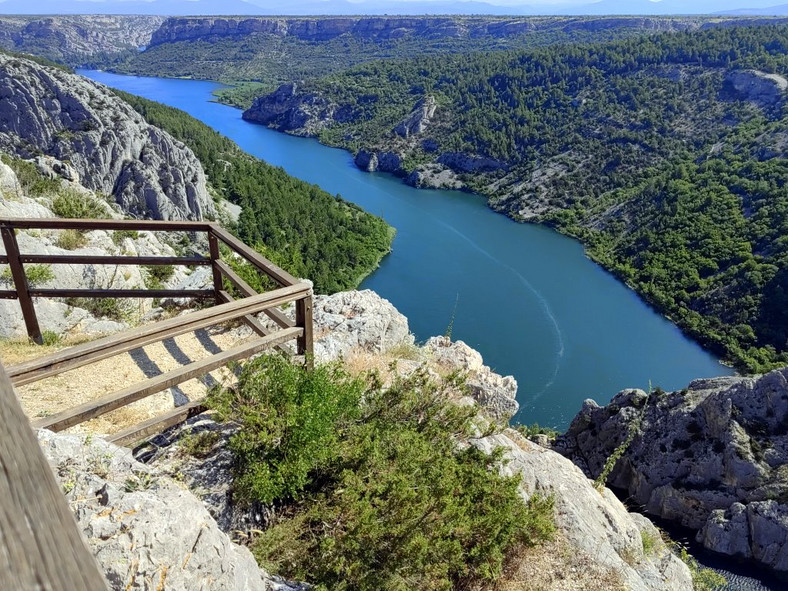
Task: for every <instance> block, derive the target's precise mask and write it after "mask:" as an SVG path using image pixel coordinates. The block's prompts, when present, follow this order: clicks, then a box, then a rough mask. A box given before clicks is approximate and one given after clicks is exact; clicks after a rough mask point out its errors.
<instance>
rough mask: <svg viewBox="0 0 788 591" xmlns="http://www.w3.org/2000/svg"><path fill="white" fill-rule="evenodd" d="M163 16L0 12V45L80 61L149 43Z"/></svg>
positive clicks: (11, 49)
mask: <svg viewBox="0 0 788 591" xmlns="http://www.w3.org/2000/svg"><path fill="white" fill-rule="evenodd" d="M164 20H165V17H163V16H120V15H95V14H94V15H90V16H82V15H75V16H45V17H34V16H0V47H2V48H3V49H8V50H10V51H21V52H25V53H34V54H36V55H41V56H43V57H46V58H49V59H52V60H55V61H63V62H66V63H69V64H71V65H81V64H82V63H83V62H84V60H85V59H86V58H87V57H88V56H92V55H95V54H113V53H120V52H122V51H127V50H129V49H138V48H139V47H143V46H146V45H148V43H149V42H150V38H151V35H152V34H153V32H154V31H155V30H156V29H158V28H159V26H161V23H162V22H164Z"/></svg>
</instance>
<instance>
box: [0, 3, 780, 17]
mask: <svg viewBox="0 0 788 591" xmlns="http://www.w3.org/2000/svg"><path fill="white" fill-rule="evenodd" d="M515 1H516V0H515ZM772 1H773V0H772ZM745 2H747V3H748V4H750V5H751V7H747V8H742V7H741V5H742V4H743V3H745ZM768 3H769V0H760V1H758V0H749V1H748V0H694V1H693V2H692V3H691V4H688V3H687V2H686V0H598V1H589V0H568V1H565V2H561V3H558V4H555V3H548V2H546V0H531V2H529V3H522V4H517V3H514V2H513V1H512V0H491V1H490V2H483V1H479V0H467V1H464V2H463V1H460V2H451V1H448V0H412V1H403V0H361V1H356V2H352V1H349V0H295V1H294V2H288V3H284V4H283V3H281V2H279V1H278V0H147V1H146V0H34V2H30V0H0V14H6V15H10V14H156V15H172V16H183V15H340V14H344V15H347V14H352V15H365V14H368V15H382V14H403V15H418V14H491V15H505V14H510V15H561V14H565V15H582V14H589V15H603V14H611V15H628V14H642V15H665V14H729V15H772V14H775V15H785V14H788V5H781V6H774V7H769V6H768ZM753 5H754V6H753Z"/></svg>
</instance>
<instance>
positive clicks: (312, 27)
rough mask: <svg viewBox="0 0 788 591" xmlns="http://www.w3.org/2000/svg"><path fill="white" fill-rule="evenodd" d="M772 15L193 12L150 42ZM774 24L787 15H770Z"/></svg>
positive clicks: (657, 26)
mask: <svg viewBox="0 0 788 591" xmlns="http://www.w3.org/2000/svg"><path fill="white" fill-rule="evenodd" d="M764 22H769V21H767V19H748V18H733V17H729V18H715V19H713V20H706V21H704V20H702V19H698V18H687V17H680V16H679V17H630V16H598V17H586V16H584V17H563V18H555V19H545V18H539V17H536V18H529V17H512V16H462V15H455V16H325V17H313V16H302V17H297V16H296V17H265V16H261V17H244V16H239V17H220V16H192V17H172V18H169V19H167V20H166V21H165V22H164V23H163V24H162V26H161V27H160V28H159V29H158V30H157V31H156V32H155V33H154V34H153V36H152V39H151V42H150V44H151V46H155V45H160V44H163V43H175V42H178V41H188V40H194V39H206V38H208V39H210V38H216V37H243V36H247V35H252V34H257V35H271V36H275V37H279V38H283V37H293V38H296V39H299V40H302V41H326V40H329V39H334V38H336V37H340V36H342V35H346V36H348V37H352V38H355V39H363V40H374V41H385V40H392V39H402V38H411V39H414V38H415V39H419V38H420V39H429V40H434V39H446V38H455V39H459V38H480V37H490V38H492V39H497V38H508V37H515V36H520V35H524V34H527V33H529V32H532V31H551V30H552V31H566V32H575V31H591V32H595V31H607V30H611V29H622V30H642V31H652V32H657V31H686V30H696V29H699V28H710V27H726V26H740V25H742V24H748V23H752V24H762V23H764ZM771 22H772V23H774V24H778V23H783V22H785V19H771Z"/></svg>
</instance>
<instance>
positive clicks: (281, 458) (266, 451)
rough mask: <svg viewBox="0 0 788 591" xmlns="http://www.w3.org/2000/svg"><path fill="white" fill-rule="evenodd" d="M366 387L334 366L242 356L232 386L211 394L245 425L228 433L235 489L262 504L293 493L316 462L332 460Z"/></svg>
mask: <svg viewBox="0 0 788 591" xmlns="http://www.w3.org/2000/svg"><path fill="white" fill-rule="evenodd" d="M363 389H364V385H363V382H361V380H357V379H351V378H350V377H349V376H347V375H346V374H345V373H344V372H343V371H342V370H341V369H339V368H338V367H336V366H321V367H320V368H318V369H316V370H315V371H312V372H305V371H303V370H301V369H300V368H298V367H296V366H294V365H292V364H291V363H289V362H288V361H287V360H285V359H282V358H278V357H261V358H259V359H257V360H255V361H251V362H249V363H247V364H246V365H245V366H244V369H243V371H242V373H241V378H240V381H239V385H238V387H237V388H236V389H234V390H221V391H216V392H213V393H212V394H211V395H210V397H209V404H211V405H212V406H213V407H214V408H215V409H216V410H217V411H218V412H219V416H220V417H221V418H223V419H232V420H234V421H238V422H240V423H241V424H243V425H244V428H243V429H242V430H241V432H239V433H238V434H237V435H235V436H234V437H233V438H232V439H231V441H230V447H231V449H232V450H233V452H234V453H235V457H236V462H237V466H236V468H237V469H236V471H235V472H236V477H235V481H234V487H235V490H234V495H235V497H236V498H237V499H238V500H245V501H258V502H262V503H266V504H268V503H272V502H274V501H277V500H283V499H292V498H297V497H298V496H299V495H300V493H301V492H302V491H303V489H304V488H305V487H306V486H307V485H308V484H309V483H310V482H311V479H312V476H313V475H314V474H315V473H316V472H317V471H318V470H320V469H321V468H325V467H326V466H328V465H329V464H331V463H332V461H336V457H337V455H338V453H339V441H340V439H339V438H340V435H341V434H342V433H343V431H345V430H346V429H347V428H348V426H349V424H350V422H351V421H352V420H354V419H355V418H356V417H357V416H358V413H359V410H358V403H359V400H360V398H361V394H362V392H363Z"/></svg>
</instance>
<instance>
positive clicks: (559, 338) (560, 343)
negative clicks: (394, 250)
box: [434, 218, 564, 402]
mask: <svg viewBox="0 0 788 591" xmlns="http://www.w3.org/2000/svg"><path fill="white" fill-rule="evenodd" d="M434 219H435V220H436V222H437V223H438V224H440V225H441V226H443V227H444V228H446V229H447V230H449V231H450V232H452V233H454V234H456V235H457V236H459V237H460V238H462V239H463V240H464V241H465V242H467V243H468V244H470V245H471V246H472V247H473V248H474V250H476V251H478V252H480V253H481V254H482V255H484V256H485V257H487V258H488V259H490V260H491V261H493V262H494V263H495V264H496V265H498V266H500V267H503V268H504V269H506V270H508V271H509V272H511V273H512V274H513V275H514V276H515V277H517V278H518V279H519V280H520V283H522V284H523V286H525V288H526V289H527V290H528V291H530V292H531V293H532V294H533V295H534V297H535V298H536V299H537V301H538V302H539V304H540V305H541V307H542V310H543V311H544V315H545V316H546V317H547V318H548V320H550V323H551V324H552V326H553V332H554V333H555V337H556V343H557V350H556V355H555V365H554V367H553V373H552V375H551V376H550V378H549V379H548V380H547V382H546V383H545V385H544V386H543V387H542V389H541V390H539V391H538V392H536V393H534V394H532V395H531V402H536V401H537V400H539V398H541V396H542V395H543V394H544V393H545V392H547V390H549V389H550V386H552V385H553V384H554V383H555V380H556V378H557V377H558V372H559V370H560V369H561V360H562V359H563V357H564V335H563V332H562V331H561V326H560V325H559V324H558V319H557V318H556V317H555V314H553V311H552V309H551V308H550V304H549V303H548V302H547V298H545V297H544V296H543V295H542V294H541V292H540V291H539V290H538V289H536V288H535V287H534V286H533V285H532V284H531V282H530V281H528V279H526V278H525V277H524V276H523V274H522V273H520V272H519V271H518V270H517V269H515V268H514V267H512V266H511V265H507V264H506V263H504V262H501V261H500V260H498V259H497V258H495V257H494V256H493V255H491V254H490V253H489V252H487V251H486V250H485V249H483V248H482V247H481V246H479V245H478V244H477V243H476V242H474V241H473V240H472V239H471V238H469V237H468V236H466V235H465V234H463V233H462V232H460V231H459V230H458V229H457V228H455V227H454V226H451V225H449V224H447V223H446V222H444V221H443V220H441V219H438V218H434Z"/></svg>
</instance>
